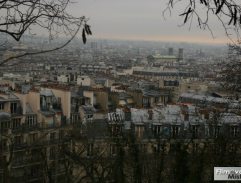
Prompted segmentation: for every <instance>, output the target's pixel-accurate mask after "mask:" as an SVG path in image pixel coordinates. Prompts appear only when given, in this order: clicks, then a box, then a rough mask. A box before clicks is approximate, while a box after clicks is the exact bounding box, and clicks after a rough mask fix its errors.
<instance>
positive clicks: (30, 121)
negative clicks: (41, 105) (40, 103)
mask: <svg viewBox="0 0 241 183" xmlns="http://www.w3.org/2000/svg"><path fill="white" fill-rule="evenodd" d="M26 122H27V126H28V127H32V126H35V125H36V116H35V115H28V116H27V117H26Z"/></svg>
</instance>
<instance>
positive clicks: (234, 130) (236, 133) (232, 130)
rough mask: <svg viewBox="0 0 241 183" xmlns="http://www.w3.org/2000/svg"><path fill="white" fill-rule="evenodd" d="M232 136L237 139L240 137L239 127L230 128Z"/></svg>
mask: <svg viewBox="0 0 241 183" xmlns="http://www.w3.org/2000/svg"><path fill="white" fill-rule="evenodd" d="M230 135H231V137H237V136H238V126H231V127H230Z"/></svg>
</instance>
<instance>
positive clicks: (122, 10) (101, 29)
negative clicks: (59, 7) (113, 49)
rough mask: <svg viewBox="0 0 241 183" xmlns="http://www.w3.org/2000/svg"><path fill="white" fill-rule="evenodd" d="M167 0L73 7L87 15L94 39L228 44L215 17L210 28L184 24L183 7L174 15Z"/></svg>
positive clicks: (83, 0) (94, 0)
mask: <svg viewBox="0 0 241 183" xmlns="http://www.w3.org/2000/svg"><path fill="white" fill-rule="evenodd" d="M166 3H167V1H166V0H149V1H146V0H131V1H129V0H122V1H113V0H79V1H77V2H76V3H74V4H73V5H72V6H71V7H70V11H71V12H73V14H74V15H76V16H82V15H85V16H86V17H88V18H90V20H89V23H90V25H91V26H92V30H93V32H94V36H93V37H94V38H103V39H105V38H108V39H122V40H151V41H170V42H196V43H197V42H198V43H210V44H225V43H227V42H228V41H229V40H228V39H227V37H226V35H225V33H224V30H223V29H222V27H221V26H220V23H218V21H217V20H216V19H213V20H211V24H212V26H211V28H212V31H213V33H214V38H213V37H212V35H211V33H210V31H209V30H208V29H207V30H205V31H203V30H200V29H199V28H198V27H197V25H196V24H195V23H193V25H192V27H191V29H190V28H189V25H185V26H181V25H182V23H183V17H180V16H179V14H181V13H182V11H183V9H184V6H183V5H179V4H177V6H176V7H175V8H174V11H173V12H172V15H171V16H170V14H169V13H168V12H166V14H165V17H164V16H163V11H164V9H165V8H166Z"/></svg>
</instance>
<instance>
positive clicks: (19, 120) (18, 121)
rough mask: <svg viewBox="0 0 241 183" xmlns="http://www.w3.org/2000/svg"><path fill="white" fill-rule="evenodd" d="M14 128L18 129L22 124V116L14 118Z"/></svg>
mask: <svg viewBox="0 0 241 183" xmlns="http://www.w3.org/2000/svg"><path fill="white" fill-rule="evenodd" d="M12 125H13V126H12V128H13V129H17V128H19V127H20V125H21V118H14V119H13V120H12Z"/></svg>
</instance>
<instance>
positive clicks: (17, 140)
mask: <svg viewBox="0 0 241 183" xmlns="http://www.w3.org/2000/svg"><path fill="white" fill-rule="evenodd" d="M22 143H23V137H22V136H15V137H14V144H15V145H20V144H22Z"/></svg>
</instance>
